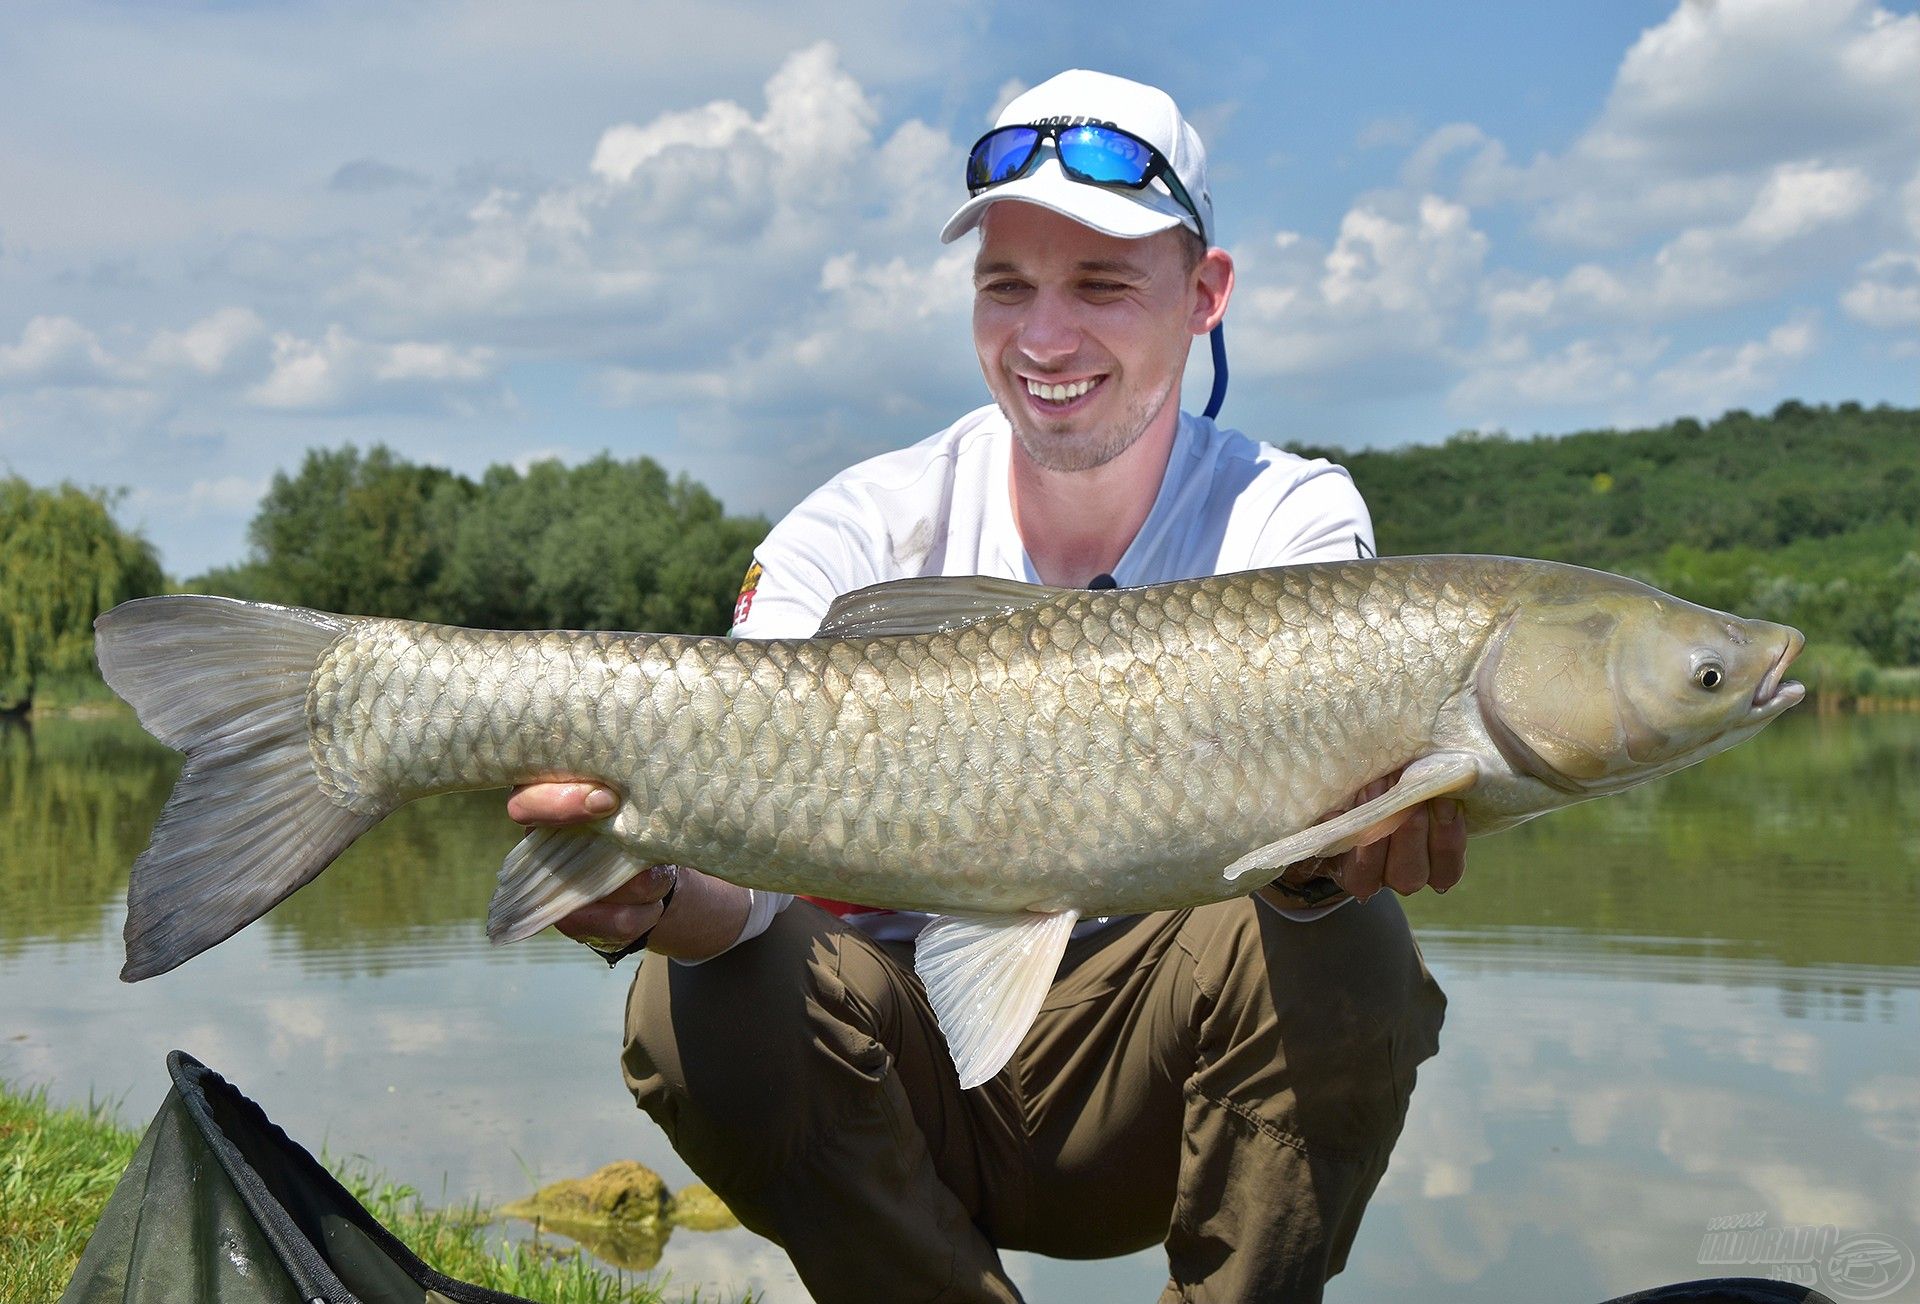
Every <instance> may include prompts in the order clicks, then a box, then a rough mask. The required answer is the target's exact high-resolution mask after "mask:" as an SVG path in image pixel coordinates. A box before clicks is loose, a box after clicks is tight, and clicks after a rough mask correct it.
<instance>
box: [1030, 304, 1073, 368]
mask: <svg viewBox="0 0 1920 1304" xmlns="http://www.w3.org/2000/svg"><path fill="white" fill-rule="evenodd" d="M1014 343H1015V345H1016V346H1017V347H1018V348H1019V349H1020V351H1021V352H1022V353H1024V354H1026V355H1027V356H1028V357H1029V358H1032V359H1033V360H1034V361H1035V362H1037V363H1041V364H1043V365H1044V364H1048V363H1054V362H1059V361H1061V360H1063V359H1066V358H1069V357H1072V356H1073V354H1074V352H1075V351H1076V350H1077V349H1079V347H1080V323H1079V322H1078V321H1077V320H1076V319H1075V317H1074V314H1073V311H1072V305H1070V304H1069V303H1068V302H1067V301H1066V300H1065V298H1064V297H1062V296H1060V295H1053V294H1039V295H1036V296H1034V300H1033V303H1032V305H1031V306H1030V307H1029V309H1028V311H1027V313H1026V315H1025V316H1024V317H1022V318H1021V321H1020V331H1019V334H1018V335H1017V336H1016V337H1015V340H1014Z"/></svg>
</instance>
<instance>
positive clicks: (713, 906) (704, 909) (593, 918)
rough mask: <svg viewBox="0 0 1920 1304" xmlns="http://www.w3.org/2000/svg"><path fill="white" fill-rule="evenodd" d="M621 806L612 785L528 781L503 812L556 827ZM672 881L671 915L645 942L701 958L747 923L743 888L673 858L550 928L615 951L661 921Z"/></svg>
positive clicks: (657, 948)
mask: <svg viewBox="0 0 1920 1304" xmlns="http://www.w3.org/2000/svg"><path fill="white" fill-rule="evenodd" d="M619 805H620V795H619V794H618V793H616V792H615V791H614V790H613V789H611V788H609V787H607V786H606V785H604V784H600V783H594V782H591V781H588V780H584V779H582V780H569V781H563V782H558V783H529V784H525V785H523V786H521V787H518V788H515V789H514V790H513V795H512V796H511V797H509V798H507V815H508V817H509V818H511V819H512V820H513V821H514V823H516V824H528V825H544V826H547V827H551V828H560V827H565V826H567V825H570V824H590V823H592V822H593V821H594V820H597V819H603V818H605V817H606V816H608V815H611V814H612V813H613V812H614V810H615V809H617V808H618V807H619ZM676 881H677V882H678V884H679V889H678V891H677V892H676V893H675V895H674V898H673V919H672V920H671V921H670V922H669V923H668V924H667V925H666V926H664V927H662V928H661V929H659V930H658V931H657V932H655V933H654V934H653V936H652V937H650V938H648V940H647V949H648V950H651V951H660V952H662V953H664V954H667V955H677V956H680V957H681V958H682V959H704V958H705V957H707V956H712V955H718V954H719V953H720V952H721V951H724V950H726V949H727V948H728V947H729V946H732V945H733V942H734V939H735V938H737V937H738V936H739V935H740V929H741V926H742V925H743V924H744V923H745V922H746V918H747V894H746V890H745V889H744V888H738V887H735V886H734V885H733V884H731V883H726V882H723V881H721V880H720V879H717V878H708V877H707V876H706V875H704V874H702V873H700V872H699V871H698V870H695V869H688V868H684V867H675V866H673V865H655V866H654V867H653V868H651V869H647V870H643V871H642V872H641V873H638V874H636V875H634V876H633V877H632V878H630V879H628V880H627V881H626V882H624V883H622V884H621V885H620V886H619V887H617V888H615V889H614V890H613V891H611V892H609V893H607V895H605V896H603V897H601V898H600V899H599V900H598V901H592V902H589V903H588V904H586V905H584V906H581V907H580V908H579V909H578V910H575V911H574V912H573V913H572V914H569V915H567V916H566V917H565V918H563V919H561V920H560V921H559V922H557V923H556V924H554V927H555V928H557V929H559V930H560V931H561V932H562V933H564V934H565V935H566V936H568V937H571V938H572V939H573V940H574V941H576V942H584V943H586V944H587V945H588V946H592V947H596V948H598V949H599V950H602V951H618V950H620V949H621V948H623V947H625V946H627V945H629V944H630V943H631V942H632V941H633V939H634V938H636V937H638V936H640V934H642V933H644V932H646V931H647V930H648V929H650V928H653V926H654V925H655V924H657V923H659V922H660V920H661V917H662V915H663V914H664V913H665V907H663V906H662V905H661V904H660V902H661V898H662V897H664V896H666V894H667V890H668V889H669V888H672V887H673V886H674V884H675V883H676Z"/></svg>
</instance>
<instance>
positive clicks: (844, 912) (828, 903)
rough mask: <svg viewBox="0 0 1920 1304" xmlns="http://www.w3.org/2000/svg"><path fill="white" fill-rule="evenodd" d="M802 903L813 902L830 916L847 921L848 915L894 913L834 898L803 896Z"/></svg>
mask: <svg viewBox="0 0 1920 1304" xmlns="http://www.w3.org/2000/svg"><path fill="white" fill-rule="evenodd" d="M800 899H801V900H802V901H811V902H813V904H815V905H817V906H819V907H820V908H821V909H822V910H825V911H826V912H827V913H829V914H835V915H839V916H840V917H841V918H842V919H845V918H846V917H847V916H848V915H890V914H892V913H893V911H891V910H889V909H887V908H886V907H885V906H857V905H855V904H854V903H853V902H851V901H835V900H834V899H833V898H832V897H817V896H807V895H805V894H804V893H803V894H801V896H800Z"/></svg>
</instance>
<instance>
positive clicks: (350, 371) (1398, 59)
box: [0, 0, 1920, 578]
mask: <svg viewBox="0 0 1920 1304" xmlns="http://www.w3.org/2000/svg"><path fill="white" fill-rule="evenodd" d="M1068 67H1090V68H1097V69H1101V70H1104V71H1108V72H1114V73H1119V74H1121V75H1124V76H1129V77H1134V78H1137V79H1139V80H1143V81H1149V82H1152V83H1154V84H1156V85H1159V86H1161V87H1163V88H1165V89H1166V90H1167V91H1169V92H1170V93H1171V94H1172V95H1173V96H1174V98H1175V99H1176V100H1177V101H1178V102H1179V103H1180V105H1181V107H1182V109H1183V111H1184V112H1185V113H1186V115H1187V117H1188V118H1189V119H1190V120H1191V121H1192V122H1193V123H1194V124H1195V125H1196V127H1197V128H1198V129H1199V131H1200V133H1201V135H1202V137H1203V139H1204V140H1205V142H1206V144H1207V148H1208V153H1209V159H1210V179H1211V188H1212V191H1213V195H1214V201H1215V210H1216V218H1217V224H1218V227H1219V235H1218V238H1219V241H1220V243H1221V244H1223V245H1224V246H1225V247H1226V248H1227V249H1228V250H1229V251H1230V252H1231V253H1232V254H1233V256H1234V258H1235V261H1236V265H1237V268H1238V275H1239V283H1238V288H1237V290H1236V292H1235V297H1234V300H1233V303H1232V305H1231V308H1230V310H1229V312H1228V315H1227V338H1228V350H1229V358H1230V362H1231V377H1232V384H1231V389H1230V392H1229V394H1228V397H1227V403H1226V408H1225V411H1224V412H1223V414H1222V420H1223V421H1224V422H1225V423H1226V424H1229V425H1233V426H1236V427H1238V428H1240V429H1243V430H1245V431H1247V432H1248V433H1249V434H1251V435H1254V436H1256V437H1258V438H1262V439H1266V440H1269V441H1271V442H1273V443H1285V442H1299V443H1308V444H1313V445H1323V446H1324V445H1334V446H1339V447H1344V448H1349V449H1358V448H1363V447H1393V446H1398V445H1402V444H1406V443H1410V442H1434V441H1438V440H1442V439H1445V438H1447V437H1448V436H1449V435H1451V434H1453V433H1455V432H1456V431H1460V430H1467V429H1473V430H1506V431H1509V432H1512V433H1514V434H1516V435H1526V434H1532V433H1536V432H1549V433H1559V432H1565V431H1570V430H1576V429H1587V428H1594V427H1599V426H1628V425H1636V424H1644V423H1653V422H1659V421H1665V420H1669V419H1672V418H1674V417H1678V416H1684V415H1691V416H1696V417H1700V418H1709V417H1712V416H1714V415H1716V414H1718V413H1720V412H1722V411H1725V410H1727V409H1728V408H1732V407H1742V408H1747V409H1750V410H1754V411H1766V410H1770V409H1771V408H1772V407H1773V406H1774V405H1775V404H1777V403H1779V402H1780V401H1782V400H1784V399H1787V398H1798V399H1802V400H1804V401H1809V402H1838V401H1842V400H1847V399H1854V400H1858V401H1861V402H1865V403H1869V404H1872V403H1877V402H1888V403H1893V404H1897V405H1902V406H1913V405H1916V404H1920V16H1917V15H1916V13H1915V8H1914V3H1912V2H1911V0H1908V2H1902V3H1890V4H1886V5H1880V4H1875V3H1872V2H1871V0H1718V2H1717V3H1705V2H1696V0H1683V2H1681V3H1678V4H1677V5H1676V4H1674V3H1647V2H1645V0H1601V2H1597V3H1569V4H1565V5H1554V6H1542V5H1539V4H1538V3H1526V4H1521V3H1511V2H1509V0H1489V2H1488V3H1481V4H1475V5H1470V6H1466V5H1463V6H1413V5H1404V4H1396V3H1374V2H1370V0H1356V2H1355V3H1349V4H1342V5H1306V4H1298V3H1266V4H1257V5H1256V4H1224V5H1208V4H1192V5H1183V6H1168V5H1164V4H1147V3H1141V2H1139V0H1106V2H1105V3H1102V4H1100V5H1098V6H1090V5H1071V6H1033V5H1018V6H1015V5H1008V4H1005V3H1000V2H999V0H969V2H968V3H964V4H962V3H925V4H901V3H898V2H897V0H816V2H815V3H810V4H808V5H804V6H801V5H789V4H780V5H775V4H772V3H765V2H763V0H719V2H718V3H707V4H702V5H699V6H692V5H685V4H677V3H676V4H654V3H644V4H633V3H614V2H613V0H543V2H542V3H505V2H504V0H491V2H489V0H476V2H474V3H452V2H450V0H416V2H415V3H410V4H408V5H404V6H399V5H392V4H388V3H385V2H384V0H379V2H376V0H307V2H300V0H286V2H284V3H273V4H264V3H262V4H252V3H245V2H243V0H225V2H211V0H209V2H206V3H181V2H176V3H167V2H165V0H127V2H126V3H119V4H109V3H98V2H96V0H11V2H10V3H9V4H8V5H7V6H6V7H5V9H4V11H3V12H0V474H6V473H13V474H18V475H22V476H24V477H26V478H27V479H28V480H30V481H32V482H34V483H38V484H52V483H57V482H59V481H62V480H70V481H73V482H75V483H78V484H82V485H89V486H101V487H106V488H110V489H115V490H120V491H123V492H122V493H121V496H120V498H119V500H118V501H119V506H118V508H117V513H118V515H119V518H120V519H121V521H122V522H123V523H124V524H127V525H130V526H133V527H136V528H138V529H140V530H141V531H142V532H143V533H144V534H145V535H146V536H147V537H148V538H149V539H151V540H152V541H153V542H154V544H155V545H156V546H157V547H158V549H159V551H160V554H161V560H162V562H163V564H164V565H165V567H166V568H167V570H168V572H169V573H170V574H172V575H174V576H176V577H179V578H184V577H187V576H190V575H193V574H196V573H198V572H200V571H203V570H206V569H208V568H209V567H212V566H217V565H223V564H227V563H231V562H235V561H238V560H240V559H241V558H242V557H243V556H244V555H245V552H246V525H247V522H248V520H249V519H251V517H252V515H253V512H254V509H255V507H256V506H257V504H258V502H259V499H260V496H261V494H262V493H264V492H265V490H266V488H267V487H268V485H269V483H270V482H271V479H272V477H273V475H274V473H275V472H276V471H283V470H291V469H294V468H297V467H298V465H299V463H300V460H301V458H302V457H303V455H304V453H305V450H307V449H309V448H315V447H326V448H334V447H338V446H340V445H342V444H346V443H353V444H356V445H358V446H360V447H362V448H366V447H369V446H371V445H373V444H376V443H383V444H386V445H387V446H389V447H390V448H392V449H394V450H395V451H396V452H398V453H399V454H401V455H402V456H404V457H406V458H408V459H410V460H413V461H415V462H424V463H432V464H435V465H441V466H447V467H451V468H453V469H455V470H458V471H461V472H464V473H467V474H470V475H474V474H478V473H479V472H481V471H483V470H484V469H485V468H486V467H487V466H489V465H493V464H497V463H513V464H516V465H521V466H524V465H526V464H528V463H530V462H532V461H534V460H538V459H540V458H546V457H557V458H560V459H562V460H565V461H569V462H572V461H579V460H582V459H585V458H589V457H592V456H594V455H596V454H598V453H599V452H601V451H602V450H607V451H611V452H612V453H613V454H614V455H616V456H619V457H632V456H637V455H641V454H645V455H647V456H651V457H653V458H655V459H656V460H658V461H660V462H661V463H663V464H664V465H665V466H666V467H667V468H668V469H669V470H671V471H674V472H685V473H686V474H688V475H691V476H693V477H694V478H696V479H699V480H701V481H703V482H704V483H706V484H707V485H708V486H709V487H710V488H711V489H713V490H714V491H715V492H716V493H717V494H718V495H719V496H720V497H721V498H722V499H723V501H725V502H726V504H727V505H728V507H729V508H731V509H735V510H740V511H758V512H765V513H768V514H769V515H774V516H777V515H778V514H779V513H781V512H782V511H784V510H785V509H786V508H788V507H790V506H791V505H792V504H793V503H795V502H797V501H798V500H799V499H800V498H801V497H802V496H804V494H805V493H807V492H808V491H809V490H810V489H812V488H813V487H814V486H816V485H818V484H819V483H821V482H823V481H824V480H826V479H827V478H828V477H830V476H831V475H832V474H833V473H834V472H835V471H837V470H839V469H840V468H842V467H844V466H847V465H849V464H851V463H853V462H855V461H858V460H859V459H861V458H863V457H867V456H870V455H873V454H875V453H878V452H882V451H884V450H886V449H889V448H894V447H899V446H902V445H905V444H908V443H911V442H914V441H915V440H918V439H920V438H923V437H925V436H926V435H929V434H931V433H933V432H934V431H936V430H938V429H940V428H942V427H943V426H945V425H947V424H949V423H950V422H952V421H954V420H956V419H958V418H959V417H960V416H961V415H962V414H964V413H965V412H967V411H968V410H970V409H972V408H974V407H976V406H978V405H979V404H981V403H983V402H986V401H987V395H986V389H985V386H984V383H983V382H982V380H981V378H980V374H979V370H978V365H977V363H976V361H975V359H974V356H973V352H972V348H971V344H970V340H969V335H968V328H967V321H968V313H969V305H970V299H971V289H970V284H969V277H968V270H969V264H970V260H971V257H972V245H971V243H970V241H968V240H963V241H961V242H959V243H957V244H955V245H953V246H942V245H941V244H940V243H939V240H938V232H939V229H940V226H941V224H942V223H943V221H944V220H945V218H946V216H947V214H948V213H949V212H950V211H951V210H952V209H953V208H954V207H956V206H957V205H958V204H959V202H960V201H961V200H962V199H963V198H964V197H965V194H964V189H963V186H962V161H963V158H964V153H965V150H966V148H967V146H968V145H969V144H971V143H972V141H973V140H974V138H975V137H977V136H978V135H979V134H980V133H981V132H982V131H984V130H985V129H986V128H987V127H988V126H989V125H991V123H992V120H993V116H994V114H995V112H996V111H997V109H998V107H999V106H1000V105H1001V104H1004V103H1005V102H1006V101H1007V100H1008V99H1009V98H1011V96H1012V95H1014V94H1016V93H1017V92H1018V91H1019V90H1021V89H1023V88H1024V87H1026V86H1029V85H1032V84H1034V83H1036V82H1038V81H1041V80H1043V79H1045V78H1046V77H1047V76H1049V75H1051V74H1052V73H1054V72H1057V71H1059V70H1061V69H1063V68H1068ZM1209 383H1210V373H1209V371H1208V366H1207V361H1206V353H1205V348H1204V345H1202V347H1200V348H1198V349H1197V350H1196V352H1195V354H1194V360H1193V365H1192V366H1191V367H1190V369H1189V373H1188V384H1187V398H1188V405H1189V406H1190V407H1194V408H1197V407H1199V406H1200V405H1201V403H1202V402H1203V400H1204V398H1205V395H1206V392H1207V388H1208V386H1209Z"/></svg>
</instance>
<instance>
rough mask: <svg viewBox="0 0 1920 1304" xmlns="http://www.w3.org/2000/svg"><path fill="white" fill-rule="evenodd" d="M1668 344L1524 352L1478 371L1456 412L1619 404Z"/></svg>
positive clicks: (1461, 389) (1637, 340) (1616, 342)
mask: <svg viewBox="0 0 1920 1304" xmlns="http://www.w3.org/2000/svg"><path fill="white" fill-rule="evenodd" d="M1665 348H1666V341H1665V340H1661V339H1655V338H1651V337H1646V336H1626V337H1623V338H1619V339H1611V340H1606V339H1582V340H1574V341H1573V342H1572V343H1570V344H1567V345H1566V346H1564V347H1562V348H1560V349H1556V350H1555V351H1554V352H1552V353H1550V354H1548V355H1546V356H1545V357H1533V356H1531V355H1530V354H1527V353H1526V352H1525V351H1524V350H1522V351H1520V354H1519V356H1515V357H1500V358H1498V359H1496V360H1494V361H1493V362H1492V363H1491V365H1485V366H1480V367H1476V368H1475V369H1474V370H1472V371H1471V372H1469V373H1468V375H1467V376H1465V377H1464V378H1463V379H1462V380H1461V381H1460V382H1459V383H1458V384H1456V385H1455V386H1454V388H1453V392H1452V393H1451V394H1450V395H1449V396H1448V402H1449V405H1450V406H1451V407H1452V408H1453V409H1454V410H1455V411H1457V412H1465V413H1470V414H1471V413H1480V412H1483V411H1487V410H1493V411H1505V410H1510V409H1512V408H1513V407H1515V406H1517V405H1533V406H1550V407H1571V406H1582V405H1588V404H1606V403H1613V402H1617V401H1619V400H1621V399H1624V398H1626V397H1628V396H1630V395H1632V394H1634V393H1635V392H1636V390H1637V389H1638V388H1639V386H1640V384H1641V379H1642V376H1643V375H1644V372H1645V369H1646V367H1647V366H1648V365H1649V364H1650V363H1652V362H1653V360H1654V359H1655V358H1657V357H1659V356H1660V354H1661V353H1662V352H1663V351H1664V350H1665Z"/></svg>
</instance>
